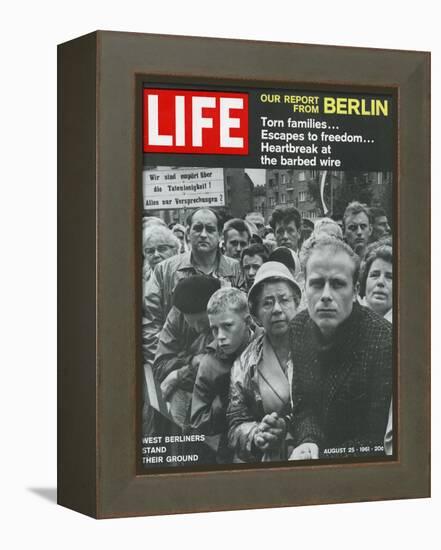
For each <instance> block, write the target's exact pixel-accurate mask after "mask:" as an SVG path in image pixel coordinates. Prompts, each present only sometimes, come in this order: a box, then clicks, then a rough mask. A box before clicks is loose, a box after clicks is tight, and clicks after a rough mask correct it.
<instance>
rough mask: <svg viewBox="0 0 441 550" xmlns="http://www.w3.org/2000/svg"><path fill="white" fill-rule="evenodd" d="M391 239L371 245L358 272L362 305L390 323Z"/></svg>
mask: <svg viewBox="0 0 441 550" xmlns="http://www.w3.org/2000/svg"><path fill="white" fill-rule="evenodd" d="M392 259H393V258H392V241H391V239H385V240H383V241H379V242H377V243H375V244H373V245H371V246H370V247H369V248H368V250H367V253H366V257H365V260H364V262H363V265H362V269H361V274H360V297H361V298H364V305H366V306H367V307H368V308H370V309H373V310H374V311H375V312H377V313H378V314H379V315H381V316H382V317H384V318H385V319H387V320H388V321H389V322H390V323H392V273H393V271H392Z"/></svg>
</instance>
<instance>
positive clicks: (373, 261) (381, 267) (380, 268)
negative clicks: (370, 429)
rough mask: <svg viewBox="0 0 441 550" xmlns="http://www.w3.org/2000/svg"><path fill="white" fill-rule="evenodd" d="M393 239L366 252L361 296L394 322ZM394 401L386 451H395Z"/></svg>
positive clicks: (382, 242) (387, 431) (382, 241)
mask: <svg viewBox="0 0 441 550" xmlns="http://www.w3.org/2000/svg"><path fill="white" fill-rule="evenodd" d="M392 260H393V256H392V240H391V239H390V238H386V239H383V240H381V241H377V242H375V243H373V244H372V245H371V246H370V247H369V248H368V250H367V252H366V257H365V260H364V262H363V265H362V268H361V273H360V297H361V298H364V305H366V306H367V307H368V308H370V309H373V310H374V311H376V312H377V313H378V314H379V315H381V316H382V317H384V318H385V319H387V320H388V321H389V322H390V323H392V301H393V300H392V298H393V293H392V283H393V277H392V274H393V271H392ZM392 418H393V411H392V402H391V404H390V408H389V418H388V422H387V427H386V434H385V436H384V452H385V453H386V454H387V455H391V454H392V451H393V422H392Z"/></svg>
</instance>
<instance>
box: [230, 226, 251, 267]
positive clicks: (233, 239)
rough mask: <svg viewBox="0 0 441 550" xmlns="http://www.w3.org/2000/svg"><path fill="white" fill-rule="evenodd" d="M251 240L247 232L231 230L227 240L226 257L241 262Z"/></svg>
mask: <svg viewBox="0 0 441 550" xmlns="http://www.w3.org/2000/svg"><path fill="white" fill-rule="evenodd" d="M249 240H250V238H249V236H248V233H247V232H246V231H243V232H242V233H240V232H239V231H237V229H229V230H228V231H227V236H226V239H225V256H228V257H230V258H235V259H236V260H240V255H241V252H242V250H243V249H244V248H246V247H247V246H248V243H249Z"/></svg>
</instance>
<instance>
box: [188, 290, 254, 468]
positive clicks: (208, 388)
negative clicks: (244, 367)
mask: <svg viewBox="0 0 441 550" xmlns="http://www.w3.org/2000/svg"><path fill="white" fill-rule="evenodd" d="M207 313H208V319H209V322H210V328H211V330H212V333H213V336H214V338H215V340H214V342H213V344H212V345H211V346H209V347H208V351H207V353H206V354H205V355H204V357H203V358H202V359H201V362H200V364H199V369H198V373H197V377H196V382H195V385H194V388H193V396H192V405H191V426H192V428H193V429H195V430H197V431H198V432H199V433H202V434H204V435H205V436H206V440H207V442H208V443H209V445H210V446H211V447H212V448H213V449H214V450H215V452H216V460H217V462H219V463H228V462H231V459H232V456H231V452H230V451H229V449H228V447H227V423H226V410H227V404H228V392H229V385H230V370H231V367H232V366H233V363H234V361H235V360H236V358H237V357H238V356H239V355H240V354H241V353H242V351H243V350H244V349H245V348H246V347H247V345H248V343H249V342H250V340H251V338H252V337H253V331H252V330H251V325H252V323H251V316H250V313H249V310H248V303H247V297H246V294H244V293H243V292H241V291H240V290H238V289H237V288H221V289H220V290H217V291H216V292H215V293H214V294H213V295H212V296H211V298H210V300H209V302H208V305H207Z"/></svg>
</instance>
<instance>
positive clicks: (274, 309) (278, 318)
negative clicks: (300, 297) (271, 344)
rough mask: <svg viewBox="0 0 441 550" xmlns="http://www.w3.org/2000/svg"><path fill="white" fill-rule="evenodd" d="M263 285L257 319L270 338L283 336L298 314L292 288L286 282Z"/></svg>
mask: <svg viewBox="0 0 441 550" xmlns="http://www.w3.org/2000/svg"><path fill="white" fill-rule="evenodd" d="M263 285H264V286H263V289H262V291H261V293H260V296H259V301H258V303H257V309H256V313H257V317H258V319H259V321H260V322H261V323H262V326H263V328H264V329H265V332H266V334H268V335H269V336H270V337H271V336H273V337H275V338H276V337H280V336H283V335H285V334H286V333H287V331H288V329H289V322H290V321H291V320H292V319H294V317H295V315H296V313H297V306H296V303H295V300H294V296H293V291H292V288H291V287H290V285H289V284H288V283H285V282H284V281H277V282H274V283H271V282H269V283H263Z"/></svg>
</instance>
